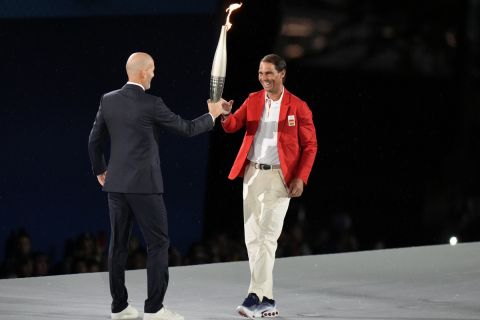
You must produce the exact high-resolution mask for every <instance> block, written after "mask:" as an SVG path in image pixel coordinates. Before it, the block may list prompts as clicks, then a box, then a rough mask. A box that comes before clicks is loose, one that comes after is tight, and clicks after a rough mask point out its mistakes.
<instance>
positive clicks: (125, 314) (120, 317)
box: [112, 305, 138, 320]
mask: <svg viewBox="0 0 480 320" xmlns="http://www.w3.org/2000/svg"><path fill="white" fill-rule="evenodd" d="M137 318H138V310H137V309H135V308H134V307H132V306H131V305H128V306H127V307H126V308H125V309H123V310H122V311H120V312H117V313H113V312H112V319H113V320H127V319H137Z"/></svg>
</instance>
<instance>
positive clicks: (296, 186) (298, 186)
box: [288, 178, 303, 198]
mask: <svg viewBox="0 0 480 320" xmlns="http://www.w3.org/2000/svg"><path fill="white" fill-rule="evenodd" d="M302 193H303V180H302V179H299V178H294V179H293V180H292V181H291V182H290V185H289V186H288V196H289V197H290V198H296V197H300V196H301V195H302Z"/></svg>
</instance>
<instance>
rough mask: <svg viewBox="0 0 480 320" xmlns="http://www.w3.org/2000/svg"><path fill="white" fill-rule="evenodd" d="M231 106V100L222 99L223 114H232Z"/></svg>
mask: <svg viewBox="0 0 480 320" xmlns="http://www.w3.org/2000/svg"><path fill="white" fill-rule="evenodd" d="M232 106H233V100H230V101H228V102H227V101H226V100H223V99H222V108H223V114H224V115H227V114H229V113H230V112H232Z"/></svg>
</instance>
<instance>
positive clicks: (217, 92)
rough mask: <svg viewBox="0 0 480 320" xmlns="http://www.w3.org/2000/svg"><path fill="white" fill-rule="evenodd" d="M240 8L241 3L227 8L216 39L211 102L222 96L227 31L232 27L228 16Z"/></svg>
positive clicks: (211, 79)
mask: <svg viewBox="0 0 480 320" xmlns="http://www.w3.org/2000/svg"><path fill="white" fill-rule="evenodd" d="M241 6H242V4H241V3H233V4H231V5H230V6H229V7H228V8H227V10H226V12H228V15H227V20H226V22H225V25H223V26H222V29H221V30H220V38H219V39H218V44H217V49H216V50H215V56H214V57H213V64H212V72H211V73H210V100H212V101H213V102H217V101H219V100H220V98H221V97H222V94H223V86H224V85H225V75H226V73H227V31H228V30H230V28H231V27H232V24H231V23H230V15H231V14H232V12H233V11H234V10H236V9H238V8H240V7H241Z"/></svg>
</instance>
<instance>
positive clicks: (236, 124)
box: [222, 97, 250, 133]
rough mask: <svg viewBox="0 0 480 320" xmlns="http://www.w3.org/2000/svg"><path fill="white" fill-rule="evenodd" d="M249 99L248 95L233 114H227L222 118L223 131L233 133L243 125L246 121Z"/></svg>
mask: <svg viewBox="0 0 480 320" xmlns="http://www.w3.org/2000/svg"><path fill="white" fill-rule="evenodd" d="M249 101H250V97H248V98H247V99H246V100H245V101H244V102H243V104H242V105H241V106H240V108H238V110H237V111H235V113H234V114H229V115H228V116H227V117H226V118H225V119H222V127H223V130H225V132H227V133H233V132H236V131H238V130H240V129H241V128H243V126H245V124H246V122H247V108H248V104H249Z"/></svg>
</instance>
